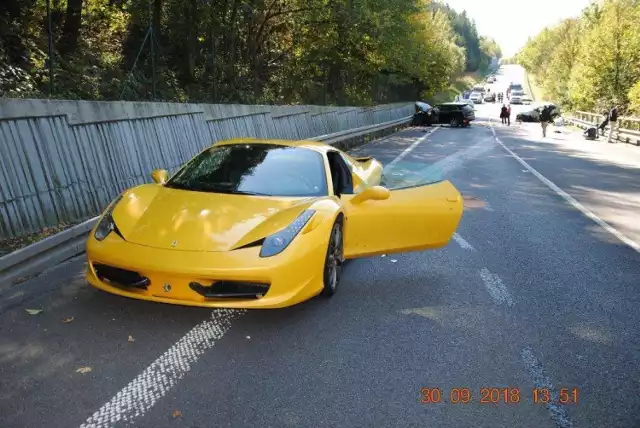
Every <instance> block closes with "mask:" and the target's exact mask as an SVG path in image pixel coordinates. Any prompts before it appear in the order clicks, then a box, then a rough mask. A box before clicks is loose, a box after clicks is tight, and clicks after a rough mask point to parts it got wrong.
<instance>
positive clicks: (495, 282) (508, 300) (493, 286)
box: [480, 268, 513, 307]
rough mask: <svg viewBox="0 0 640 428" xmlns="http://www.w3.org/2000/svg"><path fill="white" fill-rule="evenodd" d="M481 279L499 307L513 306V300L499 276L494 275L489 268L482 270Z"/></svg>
mask: <svg viewBox="0 0 640 428" xmlns="http://www.w3.org/2000/svg"><path fill="white" fill-rule="evenodd" d="M480 277H481V278H482V281H483V282H484V286H485V288H486V289H487V291H488V292H489V295H490V296H491V298H492V299H493V300H494V301H495V302H496V303H497V304H498V305H502V304H506V305H507V306H509V307H511V306H513V298H512V297H511V294H510V293H509V290H507V287H506V286H505V285H504V284H503V283H502V280H501V279H500V277H499V276H498V275H494V274H492V273H491V272H489V270H488V269H487V268H482V270H480Z"/></svg>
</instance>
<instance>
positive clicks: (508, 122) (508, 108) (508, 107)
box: [507, 104, 511, 126]
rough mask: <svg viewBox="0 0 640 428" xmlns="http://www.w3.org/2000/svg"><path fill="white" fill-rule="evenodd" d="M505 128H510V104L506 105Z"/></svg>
mask: <svg viewBox="0 0 640 428" xmlns="http://www.w3.org/2000/svg"><path fill="white" fill-rule="evenodd" d="M507 126H511V104H508V105H507Z"/></svg>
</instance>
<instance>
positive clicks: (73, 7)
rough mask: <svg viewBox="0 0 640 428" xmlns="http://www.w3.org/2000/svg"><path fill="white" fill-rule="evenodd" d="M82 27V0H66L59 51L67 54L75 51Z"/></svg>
mask: <svg viewBox="0 0 640 428" xmlns="http://www.w3.org/2000/svg"><path fill="white" fill-rule="evenodd" d="M81 27H82V0H67V12H66V14H65V22H64V28H63V30H62V40H61V44H60V52H61V53H62V54H63V55H67V54H70V53H73V52H75V51H76V49H77V47H78V39H79V38H80V29H81Z"/></svg>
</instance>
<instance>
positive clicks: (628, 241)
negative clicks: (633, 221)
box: [491, 128, 640, 253]
mask: <svg viewBox="0 0 640 428" xmlns="http://www.w3.org/2000/svg"><path fill="white" fill-rule="evenodd" d="M491 131H492V132H493V136H494V138H495V139H496V141H497V142H498V144H500V145H501V146H502V148H503V149H505V150H506V151H507V153H509V154H510V155H511V156H512V157H513V158H514V159H515V160H517V161H518V162H520V164H521V165H522V166H524V167H525V168H527V169H528V170H529V172H531V173H532V174H533V175H535V176H536V178H538V180H540V181H542V182H543V183H544V184H545V185H546V186H547V187H548V188H549V189H551V190H553V191H554V192H555V193H556V194H558V195H559V196H560V197H561V198H562V199H564V200H565V201H567V202H568V203H569V205H571V206H573V207H574V208H576V209H578V210H580V211H581V212H582V213H583V214H584V215H585V216H587V217H588V218H590V219H591V220H593V221H594V222H596V223H597V224H598V225H599V226H600V227H602V228H603V229H604V230H606V231H607V232H609V233H611V234H612V235H613V236H615V237H616V238H618V239H619V240H620V241H622V242H623V243H624V244H626V245H628V246H629V247H631V248H633V249H634V250H635V251H636V252H638V253H640V243H638V242H636V241H634V240H633V239H631V238H629V237H628V236H626V235H625V234H623V233H622V232H620V231H619V230H618V229H616V228H615V227H613V226H611V225H610V224H609V223H607V222H606V221H604V220H602V219H601V218H600V217H598V216H597V215H595V214H594V213H593V212H592V211H591V210H589V209H588V208H586V207H585V206H584V205H582V204H581V203H580V202H578V201H577V200H575V199H574V198H573V197H572V196H571V195H569V194H568V193H567V192H565V191H564V190H562V189H561V188H559V187H558V186H556V185H555V184H554V183H553V182H551V181H550V180H549V179H547V178H546V177H545V176H544V175H542V174H540V173H539V172H538V171H537V170H536V169H534V168H533V167H532V166H531V165H529V164H528V163H527V162H526V161H525V160H523V159H522V158H521V157H520V156H518V155H517V154H515V153H514V152H513V151H512V150H510V149H509V148H508V147H507V146H506V145H505V144H504V143H503V142H502V141H501V140H500V139H499V138H498V137H497V136H496V131H495V130H494V129H493V128H491Z"/></svg>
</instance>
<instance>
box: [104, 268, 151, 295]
mask: <svg viewBox="0 0 640 428" xmlns="http://www.w3.org/2000/svg"><path fill="white" fill-rule="evenodd" d="M93 269H94V270H95V271H96V275H97V276H98V278H99V279H100V280H101V281H107V282H109V283H111V284H113V285H117V286H120V287H129V288H137V289H140V290H146V289H147V287H149V284H151V281H150V280H149V278H147V277H146V276H142V275H140V274H139V273H138V272H134V271H130V270H126V269H120V268H117V267H113V266H109V265H105V264H101V263H94V264H93Z"/></svg>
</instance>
